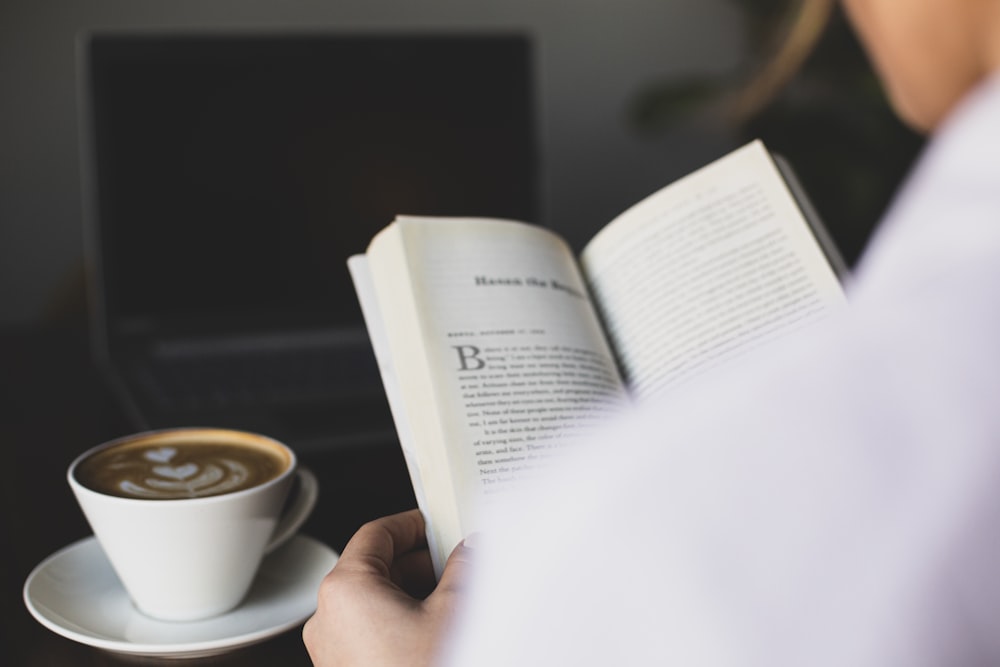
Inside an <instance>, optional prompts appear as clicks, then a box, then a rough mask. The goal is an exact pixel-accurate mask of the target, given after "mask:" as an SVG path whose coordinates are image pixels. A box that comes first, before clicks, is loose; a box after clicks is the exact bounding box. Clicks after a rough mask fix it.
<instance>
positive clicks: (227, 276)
mask: <svg viewBox="0 0 1000 667" xmlns="http://www.w3.org/2000/svg"><path fill="white" fill-rule="evenodd" d="M82 44H83V56H84V58H83V61H82V62H83V65H84V69H83V75H84V76H83V79H82V80H83V85H84V89H83V93H84V98H85V102H86V110H87V112H88V113H87V120H86V125H85V130H84V131H85V132H86V133H87V134H86V136H85V138H86V139H87V142H88V146H89V148H88V150H87V151H86V155H87V157H88V158H89V160H88V161H87V162H86V163H85V164H86V165H87V166H88V168H89V171H90V173H88V174H85V175H86V176H87V182H88V183H89V184H90V187H89V188H88V192H89V207H88V208H89V216H88V217H89V220H90V223H91V227H92V234H93V236H92V241H93V243H94V245H93V247H94V248H95V249H96V251H97V253H96V255H97V257H98V258H99V263H100V270H99V273H100V276H101V279H100V280H99V283H98V284H99V294H98V298H99V299H100V300H101V301H102V302H103V303H102V308H103V311H104V317H105V324H106V327H107V333H108V334H110V335H112V336H114V335H116V334H121V333H133V332H134V333H140V334H154V333H157V332H160V331H175V332H178V333H185V332H196V331H201V330H203V329H205V328H211V327H220V328H232V327H235V328H237V329H239V328H253V329H257V328H260V327H265V328H274V329H279V330H280V329H284V328H287V327H289V326H299V325H310V326H322V327H335V328H340V327H361V326H362V319H361V314H360V309H359V307H358V305H357V299H356V297H355V295H354V290H353V286H352V284H351V281H350V277H349V274H348V272H347V269H346V265H345V262H346V259H347V257H348V256H349V255H351V254H354V253H358V252H363V251H364V249H365V247H366V245H367V243H368V242H369V241H370V240H371V238H372V236H373V235H374V234H375V233H376V232H377V231H378V230H379V229H381V228H382V227H384V226H385V225H386V224H388V223H389V222H390V221H391V220H392V219H393V217H394V216H395V215H396V214H400V213H405V214H425V215H472V216H498V217H508V218H517V219H521V220H529V221H535V222H538V220H537V214H538V210H537V203H538V202H537V199H538V185H537V174H538V164H537V154H536V144H535V141H536V137H535V127H534V112H535V109H534V95H533V82H532V71H531V49H530V43H529V40H528V39H527V38H525V37H524V36H520V35H508V34H503V35H493V34H484V35H473V36H455V35H451V36H448V35H445V36H440V35H439V36H435V35H423V34H416V35H366V34H345V35H325V34H312V33H307V34H299V35H273V34H238V33H237V34H212V33H194V34H182V35H171V34H159V33H152V34H140V35H135V34H131V35H123V34H94V35H90V36H88V38H87V39H86V40H84V41H83V42H82Z"/></svg>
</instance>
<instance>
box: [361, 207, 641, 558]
mask: <svg viewBox="0 0 1000 667" xmlns="http://www.w3.org/2000/svg"><path fill="white" fill-rule="evenodd" d="M367 258H368V265H369V268H370V273H371V278H372V284H373V285H374V291H375V292H376V294H377V297H378V302H379V309H380V312H381V315H382V319H383V321H384V326H385V330H386V333H387V335H386V338H387V340H388V348H389V351H390V352H389V354H391V363H392V365H393V366H394V371H393V375H394V380H395V381H397V382H398V384H399V391H398V396H399V402H400V403H402V404H403V406H404V407H403V410H405V413H406V414H405V419H406V422H407V430H408V433H407V434H406V436H405V437H408V438H411V439H412V441H413V444H412V446H407V447H405V448H404V451H405V449H409V450H410V451H409V452H408V453H407V457H408V463H410V464H411V465H412V466H415V467H416V468H417V469H418V476H419V479H420V484H421V486H422V492H423V495H424V502H425V505H426V507H425V508H423V509H424V515H425V517H426V518H428V519H429V520H431V521H432V522H435V523H436V524H437V525H435V526H434V527H433V531H434V532H436V534H437V537H436V539H435V541H436V542H437V545H436V549H437V553H435V554H433V555H434V560H435V566H436V567H438V568H439V567H440V566H443V563H444V560H445V559H446V557H447V555H448V553H450V551H451V549H452V548H453V547H454V546H455V544H457V542H458V541H459V540H460V539H462V537H464V536H465V535H466V534H467V533H468V532H470V531H472V530H475V529H476V524H475V517H476V515H477V514H478V510H479V509H481V507H482V505H483V504H484V503H488V502H493V501H495V500H496V499H497V498H501V497H502V496H503V495H504V493H505V492H508V491H510V490H512V489H514V488H516V487H517V485H518V483H519V482H520V481H523V480H525V479H526V478H527V477H528V476H530V475H532V474H533V473H535V472H537V471H538V470H539V469H540V467H541V466H543V465H545V463H546V462H547V461H548V460H549V459H550V458H551V457H553V456H554V455H555V454H556V453H558V452H559V450H560V448H561V447H562V446H563V445H564V444H566V443H569V442H572V440H573V438H574V437H575V436H577V435H580V434H582V433H584V432H586V431H587V430H588V429H590V428H591V427H593V426H595V425H596V423H597V422H598V421H599V420H601V418H603V417H604V416H606V414H607V413H608V412H609V411H612V410H615V409H617V408H618V407H620V406H621V405H622V403H623V401H624V400H625V391H624V385H623V383H622V382H621V379H620V376H619V375H618V372H617V369H616V367H615V363H614V358H613V355H612V353H611V349H610V347H609V345H608V343H607V341H606V339H605V337H604V334H603V332H602V330H601V327H600V324H599V320H598V318H597V315H596V312H595V310H594V308H593V305H592V304H591V302H590V300H589V297H588V295H587V293H586V287H585V284H584V282H583V279H582V276H581V275H580V272H579V268H578V267H577V265H576V262H575V259H574V258H573V256H572V253H571V252H570V250H569V249H568V247H567V246H566V244H565V243H564V242H563V241H562V240H560V239H559V238H558V237H557V236H555V235H554V234H552V233H551V232H549V231H547V230H544V229H542V228H540V227H535V226H533V225H527V224H522V223H514V222H510V221H502V222H501V221H492V220H483V219H447V220H439V219H426V218H400V219H397V222H396V223H394V225H393V226H392V227H390V228H389V229H387V230H385V231H384V232H383V233H380V234H379V236H378V237H376V240H375V241H374V242H373V243H372V245H371V246H370V248H369V251H368V253H367ZM381 363H382V360H381V359H380V364H381ZM388 395H389V398H390V401H391V400H392V398H393V396H392V393H389V394H388ZM395 415H396V411H395V410H394V417H395ZM401 439H403V434H402V433H401Z"/></svg>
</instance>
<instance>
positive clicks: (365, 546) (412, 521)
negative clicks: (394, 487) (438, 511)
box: [337, 509, 427, 578]
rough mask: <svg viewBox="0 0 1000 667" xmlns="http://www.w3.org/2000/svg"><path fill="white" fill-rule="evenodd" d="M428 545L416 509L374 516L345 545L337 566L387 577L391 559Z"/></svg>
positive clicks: (422, 523)
mask: <svg viewBox="0 0 1000 667" xmlns="http://www.w3.org/2000/svg"><path fill="white" fill-rule="evenodd" d="M426 544H427V537H426V535H425V533H424V519H423V516H421V514H420V511H419V510H415V509H414V510H408V511H406V512H400V513H399V514H392V515H390V516H386V517H382V518H380V519H375V520H374V521H370V522H368V523H366V524H365V525H363V526H362V527H361V528H359V529H358V531H357V532H356V533H355V534H354V536H353V537H352V538H351V539H350V541H349V542H348V543H347V545H346V546H345V547H344V551H343V553H341V555H340V559H339V561H338V563H337V568H339V569H340V570H341V572H344V571H351V570H361V571H367V572H375V573H377V574H379V575H381V576H383V577H386V578H388V577H390V575H391V572H392V566H393V562H394V561H395V560H396V558H397V557H399V556H401V555H402V554H405V553H408V552H410V551H413V550H415V549H419V548H423V547H425V546H426Z"/></svg>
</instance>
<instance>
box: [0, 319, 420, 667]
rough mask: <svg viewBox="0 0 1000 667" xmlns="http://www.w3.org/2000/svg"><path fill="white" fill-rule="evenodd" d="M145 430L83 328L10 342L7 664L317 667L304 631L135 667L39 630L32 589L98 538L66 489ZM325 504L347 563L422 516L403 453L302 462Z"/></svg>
mask: <svg viewBox="0 0 1000 667" xmlns="http://www.w3.org/2000/svg"><path fill="white" fill-rule="evenodd" d="M135 430H136V429H135V428H134V427H133V426H132V425H131V424H129V423H128V421H127V420H126V418H125V416H124V414H123V413H122V412H121V411H120V410H119V408H118V406H117V403H116V401H115V400H114V397H113V396H112V395H111V393H110V391H109V390H108V389H107V387H106V386H105V384H104V383H103V382H102V380H101V377H100V374H99V373H98V371H97V370H96V369H95V368H94V366H93V365H92V364H91V362H90V358H89V354H88V347H87V340H86V336H85V334H84V332H82V331H80V330H77V329H76V328H59V329H45V330H40V331H39V330H14V331H0V447H2V455H0V456H2V460H3V462H4V463H3V465H2V474H3V483H2V484H0V493H2V504H0V536H2V540H3V541H2V546H3V561H2V562H3V564H4V565H3V603H2V605H3V606H2V616H0V639H2V644H0V664H3V665H12V666H17V667H33V666H36V665H46V666H48V665H57V666H63V665H74V666H75V665H122V664H128V665H135V664H139V665H156V664H171V665H187V664H190V665H241V666H248V667H253V666H254V665H269V666H273V665H281V667H296V666H298V665H303V666H306V665H310V664H311V663H310V661H309V657H308V655H307V653H306V651H305V648H304V647H303V645H302V639H301V626H299V627H297V628H294V629H292V630H289V631H287V632H285V633H282V634H280V635H278V636H276V637H273V638H271V639H268V640H266V641H263V642H261V643H258V644H254V645H251V646H248V647H244V648H240V649H237V650H235V651H233V652H231V653H227V654H223V655H218V656H214V657H210V658H201V659H194V660H185V661H177V660H164V659H162V658H149V657H130V656H125V655H120V654H116V653H111V652H107V651H103V650H100V649H96V648H92V647H90V646H86V645H83V644H79V643H76V642H74V641H71V640H69V639H65V638H63V637H61V636H60V635H58V634H55V633H53V632H52V631H50V630H48V629H47V628H45V627H43V626H42V625H41V624H39V623H38V622H37V621H36V620H35V619H34V618H33V617H32V616H31V614H30V613H29V612H28V610H27V608H26V606H25V604H24V601H23V599H22V590H23V587H24V583H25V580H26V579H27V577H28V575H29V573H30V572H31V571H32V569H34V567H35V566H36V565H38V564H39V562H41V561H42V560H44V559H45V558H46V557H47V556H49V555H51V554H52V553H53V552H55V551H57V550H59V549H61V548H63V547H65V546H67V545H69V544H71V543H72V542H75V541H77V540H79V539H81V538H84V537H87V536H89V535H90V534H91V531H90V529H89V527H88V526H87V524H86V521H85V520H84V518H83V515H82V514H81V513H80V510H79V509H78V507H77V505H76V502H75V501H74V499H73V497H72V495H71V493H70V490H69V487H68V485H67V484H66V479H65V475H66V468H67V466H68V465H69V463H70V461H72V459H73V458H74V457H75V456H76V455H78V454H79V453H80V452H82V451H84V450H85V449H88V448H89V447H92V446H93V445H96V444H99V443H101V442H104V441H106V440H109V439H111V438H114V437H117V436H120V435H124V434H127V433H131V432H133V431H135ZM299 457H300V459H301V461H302V462H303V463H304V464H305V465H307V466H308V467H309V468H310V469H311V470H312V471H313V472H315V473H316V476H317V478H318V479H319V482H320V497H319V501H318V503H317V507H316V510H315V511H314V512H313V514H312V516H311V517H310V518H309V520H308V521H307V522H306V524H305V526H304V527H303V528H302V533H303V534H305V535H308V536H310V537H313V538H316V539H318V540H320V541H322V542H324V543H326V544H328V545H329V546H330V547H332V548H333V549H335V550H337V551H338V552H339V551H341V550H342V549H343V547H344V545H345V544H346V543H347V540H348V539H349V538H350V536H351V535H352V534H353V533H354V531H355V530H356V529H357V528H358V526H360V525H361V524H362V523H364V522H365V521H367V520H369V519H372V518H375V517H377V516H381V515H385V514H390V513H393V512H397V511H401V510H404V509H408V508H410V507H413V506H415V501H414V499H413V493H412V489H411V487H410V483H409V478H408V477H407V474H406V468H405V463H404V461H403V458H402V455H401V453H400V451H399V448H398V445H397V444H396V443H395V442H386V443H384V444H374V445H366V446H364V447H356V448H353V449H345V448H340V449H332V450H320V451H306V452H299Z"/></svg>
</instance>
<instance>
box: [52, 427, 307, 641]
mask: <svg viewBox="0 0 1000 667" xmlns="http://www.w3.org/2000/svg"><path fill="white" fill-rule="evenodd" d="M68 479H69V484H70V487H71V488H72V490H73V493H74V495H75V497H76V499H77V501H78V502H79V504H80V507H81V509H82V510H83V512H84V514H85V516H86V517H87V521H88V522H89V523H90V526H91V528H92V529H93V530H94V534H95V535H96V537H97V539H98V541H99V542H100V544H101V547H102V548H103V550H104V552H105V554H106V555H107V557H108V560H109V561H110V562H111V565H112V567H113V568H114V570H115V572H116V573H117V574H118V576H119V578H120V579H121V581H122V584H123V585H124V587H125V589H126V590H127V591H128V593H129V595H130V597H131V598H132V600H133V602H134V603H135V605H136V606H137V607H138V609H139V610H140V611H142V612H143V613H145V614H147V615H149V616H152V617H154V618H158V619H163V620H178V621H180V620H187V621H190V620H198V619H203V618H208V617H211V616H215V615H218V614H221V613H224V612H226V611H229V610H230V609H232V608H234V607H235V606H236V605H238V604H239V602H240V601H241V600H242V599H243V597H244V596H245V595H246V593H247V591H248V590H249V588H250V585H251V584H252V582H253V577H254V575H255V574H256V572H257V569H258V567H259V565H260V561H261V559H262V558H263V556H264V554H265V553H267V552H268V551H270V550H272V549H274V548H276V547H277V546H279V545H280V544H282V543H284V542H285V541H286V540H287V539H289V538H290V537H292V536H293V535H294V534H295V532H296V530H297V529H298V528H299V526H301V524H302V523H303V522H304V521H305V519H306V518H307V517H308V515H309V513H310V512H311V510H312V508H313V506H314V505H315V501H316V495H317V485H316V481H315V477H313V476H312V474H311V473H309V472H308V471H307V470H305V469H304V468H301V467H300V466H298V463H297V460H296V457H295V454H294V452H293V451H292V450H291V449H289V448H288V447H287V446H285V445H284V444H282V443H280V442H278V441H277V440H274V439H272V438H268V437H266V436H263V435H258V434H254V433H247V432H243V431H234V430H228V429H217V428H182V429H167V430H162V431H152V432H147V433H140V434H137V435H131V436H126V437H124V438H119V439H116V440H113V441H111V442H108V443H105V444H103V445H99V446H97V447H95V448H93V449H91V450H89V451H87V452H85V453H83V454H82V455H80V456H79V457H78V458H77V459H76V460H75V461H73V463H72V464H71V465H70V468H69V471H68ZM296 480H298V482H299V483H298V487H297V489H296V493H295V496H294V499H293V500H292V502H290V503H286V501H287V500H288V496H289V492H290V490H291V489H292V487H293V486H294V482H295V481H296Z"/></svg>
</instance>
